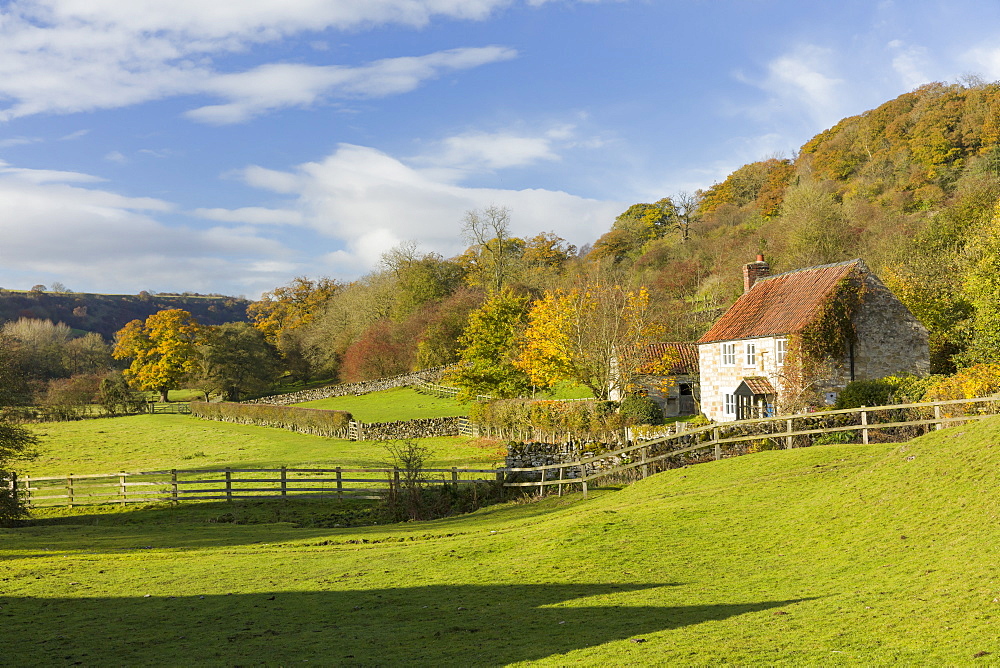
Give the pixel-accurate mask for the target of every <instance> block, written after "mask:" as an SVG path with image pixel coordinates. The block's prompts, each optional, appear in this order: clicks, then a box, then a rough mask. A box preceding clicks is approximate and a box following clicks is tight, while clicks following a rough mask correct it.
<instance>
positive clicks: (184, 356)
mask: <svg viewBox="0 0 1000 668" xmlns="http://www.w3.org/2000/svg"><path fill="white" fill-rule="evenodd" d="M201 337H202V328H201V327H200V326H199V325H198V323H197V322H196V321H195V319H194V318H193V317H192V316H191V314H190V313H188V312H187V311H185V310H183V309H168V310H165V311H159V312H158V313H154V314H153V315H151V316H149V317H148V318H146V321H145V322H143V321H142V320H133V321H132V322H130V323H128V324H127V325H125V326H124V327H123V328H122V329H121V330H119V331H118V333H117V334H116V335H115V348H114V350H113V351H112V354H113V355H114V357H115V359H129V358H130V359H131V360H132V363H131V365H130V366H129V368H128V369H126V370H125V377H126V378H127V379H128V380H129V382H131V383H132V384H133V385H135V386H136V387H138V388H139V389H141V390H155V391H157V392H159V393H160V400H161V401H167V392H168V391H169V390H172V389H175V388H177V387H180V384H181V383H182V382H183V381H184V380H186V379H187V378H189V377H191V376H192V374H194V373H196V372H197V371H199V369H200V365H199V357H200V356H199V350H198V344H199V343H200V342H201Z"/></svg>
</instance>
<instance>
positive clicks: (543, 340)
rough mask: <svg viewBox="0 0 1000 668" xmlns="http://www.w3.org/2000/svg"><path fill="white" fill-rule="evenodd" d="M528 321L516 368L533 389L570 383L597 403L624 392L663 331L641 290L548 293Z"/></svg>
mask: <svg viewBox="0 0 1000 668" xmlns="http://www.w3.org/2000/svg"><path fill="white" fill-rule="evenodd" d="M528 322H529V324H528V328H527V330H526V331H525V333H524V344H523V347H522V350H521V353H520V355H519V356H518V358H517V360H516V361H515V365H516V366H517V367H518V368H520V369H522V370H523V371H525V372H526V373H527V374H528V376H529V377H530V378H531V380H532V382H534V383H535V384H537V385H541V386H543V387H551V386H552V385H553V384H554V383H556V382H558V381H561V380H569V381H573V382H575V383H579V384H580V385H584V386H585V387H587V388H588V389H590V391H591V392H592V393H593V394H594V396H595V397H598V398H601V399H607V397H608V395H609V393H610V392H611V390H613V389H615V390H618V391H619V393H620V395H624V394H626V393H627V391H628V390H629V389H630V384H631V381H632V379H633V377H634V375H635V374H636V373H637V372H638V371H639V366H640V363H641V362H642V361H644V359H643V358H642V352H643V350H644V348H645V345H646V344H647V343H650V342H651V341H653V340H654V339H655V338H656V337H657V336H658V335H659V333H660V331H661V328H660V326H659V325H658V324H657V323H655V322H654V321H653V320H652V318H651V317H650V309H649V292H648V291H647V290H646V289H645V288H639V289H634V290H633V289H628V288H624V287H622V286H620V285H605V284H601V283H592V284H590V285H587V286H584V287H582V288H574V289H572V290H569V291H562V290H556V291H553V292H548V293H546V294H545V296H544V297H543V298H542V299H541V300H539V301H538V302H536V303H535V305H534V306H533V307H532V309H531V311H530V313H529V314H528Z"/></svg>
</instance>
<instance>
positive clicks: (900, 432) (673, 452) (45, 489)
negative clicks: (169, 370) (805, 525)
mask: <svg viewBox="0 0 1000 668" xmlns="http://www.w3.org/2000/svg"><path fill="white" fill-rule="evenodd" d="M998 414H1000V396H995V397H987V398H982V399H959V400H954V401H939V402H934V403H920V404H905V405H896V406H876V407H870V408H859V409H847V410H839V411H824V412H820V413H802V414H798V415H789V416H780V417H772V418H762V419H756V420H742V421H736V422H723V423H716V424H711V425H708V426H705V427H699V428H696V429H691V430H687V431H680V432H678V433H675V434H670V435H667V436H661V437H657V438H652V439H649V440H644V441H637V442H634V443H632V444H630V445H628V446H625V447H622V448H617V449H613V450H611V449H605V448H603V447H602V446H600V444H591V445H592V448H591V449H592V450H593V451H594V453H593V454H591V455H588V456H584V457H581V458H579V459H576V460H573V461H566V462H561V463H556V464H547V465H544V466H533V467H511V468H497V469H463V468H450V469H424V470H422V471H421V477H422V478H423V480H424V482H425V483H427V484H445V485H447V484H452V485H456V486H457V485H461V484H483V483H492V482H494V481H502V483H503V485H504V486H505V487H512V488H518V487H525V488H537V489H538V492H539V493H540V494H542V493H545V491H547V489H548V488H551V487H552V486H556V488H557V491H558V493H560V494H561V493H562V492H563V490H564V488H566V486H568V485H579V486H580V488H581V489H582V491H583V494H584V496H586V495H587V489H588V484H589V483H590V482H591V481H593V480H595V479H599V478H606V477H609V476H620V477H632V478H644V477H646V476H648V475H651V474H653V473H657V472H659V471H662V470H665V469H668V468H674V467H676V466H682V465H685V464H690V463H697V462H700V461H708V460H718V459H722V458H724V457H733V456H738V455H742V454H747V453H749V452H756V451H759V450H763V449H781V448H797V447H806V446H810V445H814V444H816V443H817V441H819V442H820V443H822V442H845V443H847V442H854V443H865V444H867V443H873V442H899V441H906V440H910V439H912V438H915V437H916V436H919V435H921V434H923V433H927V432H928V431H930V430H932V429H935V430H936V429H942V428H944V427H947V426H952V425H958V424H964V423H967V422H970V421H974V420H981V419H983V418H987V417H991V416H994V415H998ZM821 439H825V441H824V440H821ZM400 474H401V469H398V468H396V469H392V468H381V469H357V468H342V467H336V468H327V469H315V468H289V467H281V468H273V469H242V468H240V469H237V468H225V469H184V470H182V469H173V470H170V471H146V472H141V473H125V472H119V473H107V474H91V475H71V474H67V475H64V476H47V477H28V476H21V477H17V476H12V477H11V478H9V479H8V480H7V481H6V485H8V486H10V487H13V488H14V489H16V490H17V491H18V493H19V494H22V495H23V497H22V498H24V499H25V500H26V501H27V502H28V503H29V504H30V505H32V506H45V505H49V506H51V505H68V506H74V505H86V504H96V503H118V504H121V505H126V504H128V503H148V502H155V501H169V502H174V503H178V502H180V501H193V500H225V501H233V500H237V499H248V498H287V497H290V496H300V497H309V498H337V499H342V500H346V499H373V498H380V495H382V494H384V493H385V492H386V491H388V490H390V489H392V488H393V487H394V486H396V488H397V489H398V485H399V481H400ZM345 475H346V476H347V477H345Z"/></svg>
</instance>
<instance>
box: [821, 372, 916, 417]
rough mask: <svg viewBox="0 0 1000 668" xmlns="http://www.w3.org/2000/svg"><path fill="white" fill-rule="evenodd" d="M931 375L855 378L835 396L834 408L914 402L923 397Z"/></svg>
mask: <svg viewBox="0 0 1000 668" xmlns="http://www.w3.org/2000/svg"><path fill="white" fill-rule="evenodd" d="M933 382H935V380H934V378H933V377H926V378H921V377H919V376H886V377H885V378H877V379H875V380H855V381H851V382H850V383H848V384H847V387H845V388H844V390H843V391H842V392H841V393H840V394H839V395H838V396H837V403H836V405H835V406H834V408H838V409H840V408H860V407H862V406H889V405H892V404H910V403H916V402H918V401H920V400H922V399H923V398H924V394H925V392H926V391H927V388H928V386H929V385H931V384H932V383H933Z"/></svg>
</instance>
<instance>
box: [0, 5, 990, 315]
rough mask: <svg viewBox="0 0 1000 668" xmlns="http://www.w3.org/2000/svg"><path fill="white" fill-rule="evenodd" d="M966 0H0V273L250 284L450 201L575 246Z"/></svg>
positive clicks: (396, 234) (316, 265)
mask: <svg viewBox="0 0 1000 668" xmlns="http://www.w3.org/2000/svg"><path fill="white" fill-rule="evenodd" d="M969 75H976V76H979V77H981V78H983V79H985V80H987V81H993V80H997V79H1000V3H992V2H983V1H982V0H947V1H942V2H930V1H924V0H906V1H905V2H903V1H902V0H900V1H896V2H894V1H889V0H886V1H883V2H876V1H873V0H837V1H827V0H815V1H812V2H802V1H801V0H793V1H790V0H603V1H602V0H211V1H210V2H205V1H204V0H171V1H170V2H163V0H127V1H126V0H0V287H3V288H7V289H28V288H30V287H32V286H34V285H36V284H42V285H49V286H51V285H52V284H53V283H61V284H63V285H64V286H66V287H68V288H69V289H71V290H74V291H77V292H105V293H116V294H134V293H137V292H139V291H140V290H148V291H151V292H199V293H218V294H226V295H234V296H237V295H240V296H247V297H250V298H256V297H257V296H259V295H260V294H261V293H262V292H264V291H267V290H270V289H273V288H274V287H277V286H279V285H284V284H287V283H288V282H289V281H290V280H291V279H292V278H294V277H296V276H308V277H312V278H318V277H321V276H327V277H331V278H335V279H338V280H343V281H349V280H353V279H355V278H358V277H359V276H362V275H364V274H365V273H367V272H369V271H372V270H373V269H375V268H377V267H378V265H379V259H380V257H381V255H382V253H384V252H385V251H387V250H389V249H391V248H393V247H394V246H397V245H399V244H400V243H404V242H416V243H417V244H418V248H419V250H420V251H421V252H427V253H430V252H433V253H439V254H441V255H443V256H445V257H451V256H453V255H456V254H458V253H460V252H461V251H462V250H463V249H464V248H465V247H466V246H467V245H468V244H467V242H466V241H465V240H464V239H463V238H462V235H461V226H462V219H463V217H464V216H465V214H466V212H468V211H471V210H480V209H483V208H485V207H488V206H491V205H496V206H502V207H507V208H508V209H509V210H510V213H511V228H512V231H513V232H514V233H515V234H517V235H521V236H534V235H535V234H537V233H539V232H554V233H556V234H558V235H559V236H561V237H563V238H565V239H567V240H568V241H569V242H570V243H573V244H576V245H583V244H586V243H592V242H593V241H594V240H596V239H597V237H599V236H600V235H601V234H603V233H604V232H606V231H607V230H608V229H609V228H610V226H611V224H612V222H613V221H614V219H615V216H617V215H618V214H619V213H621V212H622V211H624V210H625V209H626V208H627V207H628V206H629V205H630V204H633V203H637V202H652V201H656V200H657V199H660V198H662V197H665V196H670V195H674V194H677V193H680V192H692V191H694V190H696V189H698V188H706V187H708V186H710V185H712V184H713V183H716V182H719V181H721V180H723V179H724V178H725V177H726V175H727V174H729V173H730V172H732V171H733V170H735V169H736V168H738V167H739V166H741V165H743V164H745V163H747V162H751V161H754V160H761V159H765V158H769V157H775V156H778V157H792V156H794V154H795V152H796V151H797V150H798V148H799V147H800V146H801V145H802V144H803V143H805V142H806V141H808V140H809V139H810V138H811V137H812V136H814V135H815V134H817V133H819V132H821V131H823V130H824V129H826V128H828V127H831V126H832V125H833V124H835V123H836V122H837V121H838V120H840V119H841V118H843V117H845V116H850V115H854V114H858V113H861V112H863V111H865V110H867V109H871V108H874V107H876V106H878V105H879V104H881V103H882V102H884V101H886V100H889V99H892V98H894V97H896V96H897V95H900V94H902V93H905V92H907V91H910V90H912V89H914V88H916V87H918V86H920V85H921V84H923V83H927V82H930V81H946V82H955V81H960V80H962V78H963V77H966V76H969Z"/></svg>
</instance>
